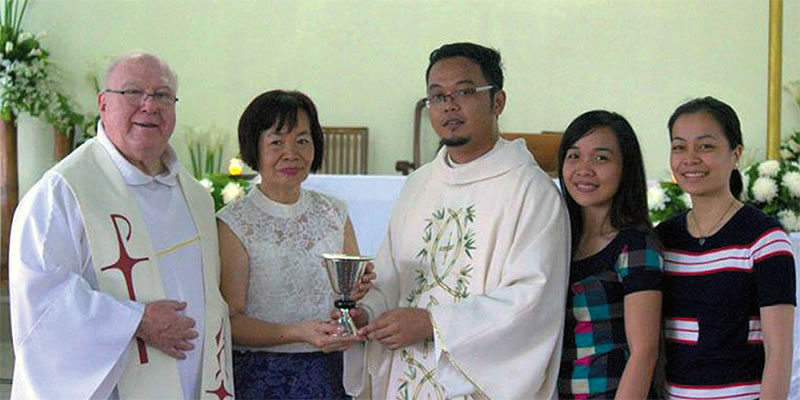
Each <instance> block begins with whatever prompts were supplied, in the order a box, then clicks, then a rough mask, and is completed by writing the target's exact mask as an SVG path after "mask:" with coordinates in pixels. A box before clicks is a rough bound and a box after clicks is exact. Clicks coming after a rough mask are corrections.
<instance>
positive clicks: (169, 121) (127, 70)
mask: <svg viewBox="0 0 800 400" xmlns="http://www.w3.org/2000/svg"><path fill="white" fill-rule="evenodd" d="M106 89H112V90H143V91H145V92H146V93H155V92H168V93H169V94H171V95H173V96H174V95H175V91H176V88H175V82H174V79H173V78H172V77H171V75H170V73H169V71H168V70H167V68H166V66H165V65H164V64H163V63H162V62H161V61H159V60H158V59H156V58H155V57H152V56H148V55H138V56H134V57H131V58H128V59H125V60H123V61H121V62H119V64H117V66H116V67H115V68H114V69H113V70H112V71H111V72H110V73H109V75H108V78H107V79H106ZM97 105H98V111H99V113H100V119H101V120H102V122H103V127H104V128H105V131H106V134H107V135H108V138H109V140H111V143H113V144H114V146H115V147H116V148H117V149H118V150H119V152H120V153H122V155H123V156H124V157H125V158H126V159H128V160H129V161H130V162H131V163H132V164H134V165H135V166H137V167H138V168H140V169H142V170H143V171H145V172H148V171H149V170H152V168H153V166H154V165H160V162H161V161H160V159H161V156H162V155H163V154H164V152H165V151H166V150H167V148H168V147H169V145H168V141H169V138H170V136H171V135H172V131H173V130H174V129H175V104H174V103H172V104H160V103H158V102H157V101H156V100H155V99H153V98H152V97H151V96H145V98H144V99H143V100H142V101H141V102H139V104H130V103H128V101H127V100H126V99H125V97H124V96H122V95H121V94H118V93H108V92H101V93H100V94H99V95H98V97H97Z"/></svg>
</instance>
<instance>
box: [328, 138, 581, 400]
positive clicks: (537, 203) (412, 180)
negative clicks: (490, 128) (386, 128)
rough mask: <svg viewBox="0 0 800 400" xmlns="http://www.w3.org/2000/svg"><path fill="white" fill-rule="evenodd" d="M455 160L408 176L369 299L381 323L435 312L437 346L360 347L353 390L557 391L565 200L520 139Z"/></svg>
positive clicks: (348, 359)
mask: <svg viewBox="0 0 800 400" xmlns="http://www.w3.org/2000/svg"><path fill="white" fill-rule="evenodd" d="M446 158H447V153H446V151H445V149H442V150H441V151H440V152H439V154H438V155H437V157H436V159H435V160H434V161H433V162H431V163H430V164H427V165H425V166H423V167H422V168H420V169H419V170H418V171H416V172H415V173H413V174H412V175H411V176H409V178H408V181H407V182H406V184H405V186H404V187H403V191H402V193H401V195H400V198H399V199H398V201H397V202H396V203H395V208H394V211H393V213H392V218H391V221H390V224H389V228H388V233H387V236H386V239H385V241H384V243H383V245H382V247H381V249H380V251H379V252H378V257H377V259H376V261H375V266H376V272H377V275H378V278H377V280H376V282H375V285H374V287H373V289H372V290H371V291H370V292H369V293H368V294H367V296H366V297H365V298H364V299H362V305H363V306H364V308H366V309H367V310H368V312H369V313H370V315H371V318H372V319H374V318H375V317H377V316H379V315H380V314H381V313H382V312H384V311H386V310H390V309H393V308H398V307H418V308H424V309H427V310H428V311H429V312H430V315H431V321H432V323H433V325H434V339H433V342H432V343H431V342H429V341H426V342H424V343H419V344H416V345H413V346H409V347H406V348H403V349H400V350H396V351H389V350H387V349H386V348H385V347H383V346H381V344H380V343H379V342H377V341H373V342H368V343H367V344H366V346H364V345H357V346H354V347H353V348H352V349H351V350H348V351H347V352H346V354H345V378H344V379H345V388H346V389H347V390H348V392H349V393H350V394H352V395H355V396H358V397H372V398H375V399H390V398H391V399H394V398H398V399H404V398H420V399H423V398H431V399H440V398H444V397H455V396H461V395H472V396H473V397H486V398H492V399H503V400H505V399H520V398H525V399H546V398H551V397H552V396H553V395H554V393H555V385H556V379H557V376H558V367H559V359H560V354H561V340H562V329H563V325H564V312H565V302H566V289H567V279H568V269H569V249H570V236H569V221H568V217H567V212H566V207H565V206H564V203H563V201H562V199H561V196H560V195H559V192H558V190H557V188H556V187H555V185H553V182H552V180H551V179H550V177H548V176H547V175H546V174H545V173H544V172H542V170H541V169H540V168H539V167H538V166H537V165H536V163H535V161H534V160H533V157H532V156H531V154H530V153H529V152H528V151H527V149H526V147H525V145H524V142H522V141H516V142H507V141H505V140H503V139H500V140H499V141H498V142H497V144H496V145H495V147H494V148H493V149H492V150H491V151H490V152H488V153H487V154H485V155H483V156H481V157H480V158H478V159H476V160H474V161H472V162H469V163H467V164H464V165H460V166H458V168H452V167H450V166H449V165H448V162H447V160H446ZM364 365H366V368H364Z"/></svg>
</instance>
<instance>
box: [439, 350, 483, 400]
mask: <svg viewBox="0 0 800 400" xmlns="http://www.w3.org/2000/svg"><path fill="white" fill-rule="evenodd" d="M433 349H434V350H433V351H434V354H435V357H436V358H434V359H435V360H436V380H437V382H438V383H439V384H440V385H442V387H443V388H444V391H445V397H446V398H453V397H460V396H467V395H470V394H472V393H473V392H475V386H472V383H470V381H469V379H467V377H466V376H464V374H462V373H461V371H459V370H458V368H456V367H455V366H454V365H453V363H451V362H450V360H449V359H448V356H445V354H444V353H443V351H442V347H441V345H440V344H439V339H437V338H436V335H434V337H433Z"/></svg>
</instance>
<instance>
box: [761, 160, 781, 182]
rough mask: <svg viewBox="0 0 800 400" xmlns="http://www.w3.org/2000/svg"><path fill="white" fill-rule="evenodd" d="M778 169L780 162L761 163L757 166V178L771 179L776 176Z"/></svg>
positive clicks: (768, 161)
mask: <svg viewBox="0 0 800 400" xmlns="http://www.w3.org/2000/svg"><path fill="white" fill-rule="evenodd" d="M780 167H781V165H780V162H778V161H777V160H767V161H762V162H761V163H759V164H758V176H764V177H770V178H772V177H774V176H775V175H777V174H778V170H779V169H780Z"/></svg>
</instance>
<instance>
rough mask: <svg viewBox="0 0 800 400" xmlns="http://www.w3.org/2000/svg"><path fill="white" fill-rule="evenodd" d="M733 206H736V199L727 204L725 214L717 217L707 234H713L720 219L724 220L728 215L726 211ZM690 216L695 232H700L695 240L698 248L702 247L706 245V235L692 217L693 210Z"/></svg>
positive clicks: (694, 217)
mask: <svg viewBox="0 0 800 400" xmlns="http://www.w3.org/2000/svg"><path fill="white" fill-rule="evenodd" d="M734 204H736V199H733V200H731V203H730V204H728V208H726V209H725V212H724V213H722V215H720V216H719V218H718V219H717V222H715V223H714V225H713V226H712V227H711V229H709V230H708V231H707V232H713V231H714V229H715V228H716V227H717V225H719V223H720V222H722V219H723V218H725V216H726V215H728V211H730V210H731V207H733V205H734ZM691 214H692V220H693V221H694V226H696V227H697V231H698V232H700V237H699V238H697V243H698V244H699V245H700V246H702V245H704V244H705V243H706V238H708V234H706V233H704V232H703V229H702V228H700V224H698V223H697V217H696V216H695V215H694V210H692V213H691Z"/></svg>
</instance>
